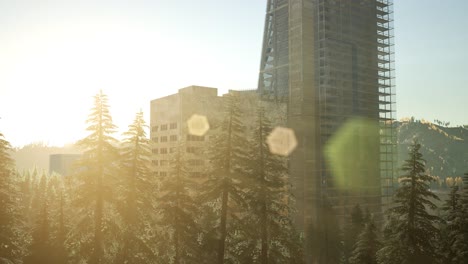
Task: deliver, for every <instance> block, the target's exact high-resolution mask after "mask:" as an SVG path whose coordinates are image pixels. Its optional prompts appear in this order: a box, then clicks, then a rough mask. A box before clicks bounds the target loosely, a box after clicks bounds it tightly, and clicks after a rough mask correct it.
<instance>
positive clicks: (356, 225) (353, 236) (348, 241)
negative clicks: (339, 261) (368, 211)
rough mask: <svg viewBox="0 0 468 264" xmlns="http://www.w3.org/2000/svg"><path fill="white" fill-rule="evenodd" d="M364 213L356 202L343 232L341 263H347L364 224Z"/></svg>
mask: <svg viewBox="0 0 468 264" xmlns="http://www.w3.org/2000/svg"><path fill="white" fill-rule="evenodd" d="M365 224H366V223H365V219H364V214H363V212H362V209H361V206H360V205H359V204H356V205H355V206H354V207H353V209H352V211H351V218H350V222H349V223H348V224H347V225H346V226H345V228H344V232H343V236H344V237H343V241H344V245H343V263H345V264H346V263H349V258H350V257H351V254H352V252H353V249H354V245H355V244H356V242H357V239H358V236H359V234H361V232H362V230H363V228H364V226H365Z"/></svg>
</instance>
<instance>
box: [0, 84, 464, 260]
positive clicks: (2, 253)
mask: <svg viewBox="0 0 468 264" xmlns="http://www.w3.org/2000/svg"><path fill="white" fill-rule="evenodd" d="M241 105H242V102H241V101H240V100H239V99H238V98H236V96H235V95H231V96H230V97H229V99H228V100H227V103H226V105H225V113H224V114H223V119H222V122H221V123H220V124H218V125H217V127H216V129H217V130H218V131H217V133H216V135H215V136H211V137H210V142H209V146H208V147H207V149H206V155H208V156H209V157H210V159H209V164H207V165H206V166H205V167H206V173H204V175H205V176H204V177H193V174H192V173H191V172H190V164H189V161H190V160H188V159H187V158H186V157H185V149H186V145H185V143H186V142H184V140H180V141H179V142H178V145H177V148H176V149H175V150H174V151H173V152H172V153H171V155H170V156H171V159H170V160H169V161H168V164H167V166H168V167H169V168H170V169H169V173H168V174H167V175H159V176H158V177H155V175H154V174H153V172H152V168H153V164H152V162H151V155H152V151H151V149H152V144H154V142H151V141H150V139H149V138H148V136H147V133H146V131H147V130H148V125H147V124H146V123H145V120H144V116H143V113H142V112H141V111H140V112H138V113H137V114H136V115H135V119H134V122H133V123H132V124H130V125H129V126H128V131H127V132H125V133H124V134H123V135H122V138H123V139H122V140H117V139H116V136H115V131H116V126H115V125H114V123H113V122H112V116H111V114H110V110H109V103H108V98H107V96H106V95H105V94H103V93H102V91H101V92H100V93H98V94H97V95H96V96H95V97H94V107H93V108H92V109H91V111H90V114H89V117H88V120H87V131H88V132H89V133H88V136H86V137H85V138H83V139H81V140H80V141H79V142H78V143H77V145H78V146H79V147H80V148H81V149H82V151H83V155H82V157H81V159H80V160H79V161H78V162H77V163H76V164H75V166H74V171H73V174H72V175H69V176H67V177H63V176H60V175H56V174H52V175H48V174H47V173H46V172H41V171H38V170H34V169H32V170H26V171H18V170H17V169H16V168H15V164H14V161H13V159H12V158H11V157H10V153H11V146H10V144H9V142H8V141H7V139H5V138H4V137H3V135H2V134H0V263H24V264H30V263H39V264H40V263H58V264H61V263H90V264H101V263H122V264H123V263H175V264H179V263H218V264H222V263H262V264H267V263H349V264H357V263H369V264H371V263H381V264H393V263H395V264H397V263H411V264H413V263H457V264H458V263H459V264H462V263H468V172H467V173H465V174H464V176H463V177H459V178H456V179H453V180H452V181H450V182H447V183H446V185H447V187H448V188H449V192H448V194H447V195H444V197H443V198H444V199H441V197H439V196H438V195H437V193H436V192H434V191H433V190H432V189H431V186H434V184H435V183H436V182H437V181H438V179H437V177H435V176H431V175H429V174H428V173H427V166H430V164H426V161H425V160H424V157H423V155H422V154H421V144H420V143H418V141H417V139H415V140H414V141H413V142H412V144H411V145H410V148H409V149H408V150H407V153H405V157H406V158H405V159H404V161H403V164H402V167H401V168H400V170H399V175H400V176H399V177H398V179H397V180H396V182H395V186H396V188H395V192H394V196H393V202H392V204H391V205H390V206H388V208H387V209H386V210H385V211H384V213H383V216H381V217H380V218H381V219H377V217H376V216H375V215H373V214H372V213H370V212H369V211H368V210H367V209H366V208H363V207H362V206H361V205H359V204H356V205H355V206H354V209H353V212H352V213H351V216H350V217H349V218H348V219H347V220H346V222H345V223H343V224H338V222H339V221H338V220H337V219H333V215H334V214H333V205H325V206H327V210H328V215H329V216H330V219H329V221H328V223H329V224H327V225H326V226H327V228H322V229H320V230H308V229H307V230H305V231H303V232H301V231H299V230H297V228H296V227H295V225H294V223H293V217H292V216H293V215H294V213H295V211H296V209H295V201H294V196H293V195H292V192H291V182H290V179H289V177H288V167H287V164H288V158H287V156H284V155H276V154H274V153H272V152H271V151H270V150H271V149H270V147H269V146H268V144H267V140H266V139H267V137H268V135H269V134H270V132H271V131H272V130H273V129H274V127H273V125H272V120H269V117H268V115H267V114H265V109H263V108H262V107H258V109H257V111H256V113H255V126H254V127H253V128H252V129H251V133H248V134H247V133H246V132H245V131H246V129H245V124H244V123H243V121H242V116H241V111H240V107H241ZM466 170H467V171H468V168H466ZM439 180H440V179H439ZM317 238H319V239H317ZM313 241H319V242H318V243H315V242H313Z"/></svg>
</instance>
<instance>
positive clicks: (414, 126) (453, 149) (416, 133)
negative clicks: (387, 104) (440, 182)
mask: <svg viewBox="0 0 468 264" xmlns="http://www.w3.org/2000/svg"><path fill="white" fill-rule="evenodd" d="M448 124H449V123H443V122H438V124H434V123H431V122H428V121H425V120H414V118H412V119H406V120H403V121H399V122H397V125H396V128H397V131H398V151H399V155H398V168H400V167H401V165H402V164H403V160H405V159H407V157H408V154H407V153H408V146H409V145H410V144H411V142H412V141H413V138H417V139H418V141H419V143H420V144H421V146H422V147H421V152H422V154H423V155H424V156H423V158H424V159H425V160H426V161H427V166H426V167H427V169H428V170H429V172H430V174H431V175H433V176H439V177H440V178H445V177H448V176H451V177H454V176H462V175H463V173H465V172H468V127H466V126H465V127H447V126H446V125H448Z"/></svg>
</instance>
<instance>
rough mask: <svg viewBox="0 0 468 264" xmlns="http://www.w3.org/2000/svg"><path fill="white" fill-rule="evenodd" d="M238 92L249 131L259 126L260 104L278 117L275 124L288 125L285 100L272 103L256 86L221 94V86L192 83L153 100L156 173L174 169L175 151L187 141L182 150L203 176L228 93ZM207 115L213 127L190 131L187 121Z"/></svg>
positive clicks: (195, 173) (198, 175) (191, 169)
mask: <svg viewBox="0 0 468 264" xmlns="http://www.w3.org/2000/svg"><path fill="white" fill-rule="evenodd" d="M228 94H234V95H237V96H240V97H241V101H242V109H241V111H242V117H243V124H244V126H245V129H246V131H245V132H246V135H249V133H251V132H252V129H253V128H254V127H255V124H254V121H255V118H256V117H255V112H256V109H257V107H258V106H259V105H261V106H262V107H264V109H265V112H266V113H267V115H268V116H269V117H270V119H272V120H274V121H273V122H272V124H273V125H283V126H284V125H285V122H286V120H285V118H284V113H285V111H286V105H285V104H279V105H278V104H271V103H269V102H265V101H261V100H260V98H259V96H258V93H257V92H256V91H255V90H246V91H233V90H230V91H229V92H228V93H227V94H224V95H223V96H218V89H216V88H210V87H202V86H189V87H185V88H182V89H179V91H178V93H176V94H172V95H169V96H166V97H162V98H158V99H155V100H152V101H151V106H150V108H151V115H150V127H151V132H150V138H151V139H152V141H153V147H152V152H153V157H152V163H153V169H154V173H155V175H156V176H166V175H168V172H169V170H170V165H169V163H170V159H171V158H172V157H171V154H172V153H174V152H175V151H176V147H177V146H178V144H179V142H181V141H183V142H184V144H183V145H182V147H183V148H184V149H183V151H182V153H183V155H184V159H185V160H186V161H187V166H188V170H189V173H191V174H192V175H193V177H194V178H201V177H203V176H204V173H206V171H207V165H208V156H207V154H206V150H207V147H208V146H209V141H210V137H211V136H212V135H215V133H216V131H217V127H219V124H220V123H221V121H222V119H223V114H224V112H225V109H224V104H225V103H226V101H225V100H226V96H227V95H228ZM194 114H196V115H201V116H205V117H206V118H207V121H208V123H209V125H210V129H209V130H208V131H207V133H206V134H204V135H203V136H196V135H191V134H189V129H188V125H187V121H188V120H189V119H190V118H191V117H192V116H193V115H194Z"/></svg>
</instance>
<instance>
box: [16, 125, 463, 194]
mask: <svg viewBox="0 0 468 264" xmlns="http://www.w3.org/2000/svg"><path fill="white" fill-rule="evenodd" d="M435 122H436V123H437V124H434V123H432V122H428V121H425V120H424V119H422V120H415V119H414V118H407V119H403V120H400V121H398V122H396V129H397V134H398V153H399V155H398V168H400V167H401V165H402V164H403V161H404V160H405V159H407V153H408V146H409V145H410V144H411V142H412V141H413V138H415V137H416V138H417V139H418V141H419V143H420V144H421V146H422V148H421V152H422V154H423V155H424V159H426V161H427V165H426V168H428V170H429V173H430V175H432V176H439V178H440V182H439V183H436V184H435V185H439V186H443V187H445V185H446V184H445V181H446V178H447V177H452V178H456V177H461V176H462V175H463V173H465V172H467V171H468V127H465V128H463V127H447V126H448V125H449V123H444V122H441V121H438V120H436V121H435ZM58 153H68V154H79V153H80V152H79V150H77V149H76V148H74V147H73V146H66V147H63V148H59V147H49V146H45V145H44V144H31V145H27V146H25V147H23V148H19V149H15V152H14V153H12V157H13V158H14V159H15V161H16V165H17V167H18V169H19V170H20V171H21V170H23V169H32V168H34V167H35V166H37V167H38V168H40V169H45V170H46V171H48V169H49V168H48V167H49V155H50V154H58ZM434 187H435V186H434Z"/></svg>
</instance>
